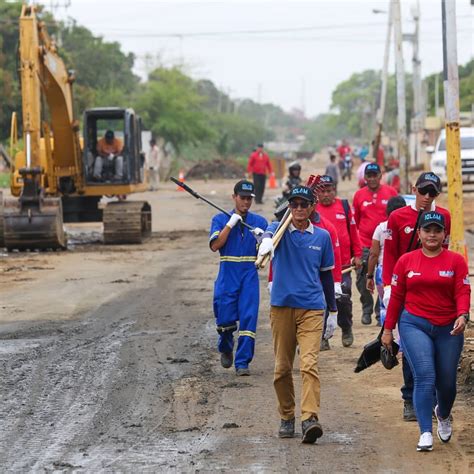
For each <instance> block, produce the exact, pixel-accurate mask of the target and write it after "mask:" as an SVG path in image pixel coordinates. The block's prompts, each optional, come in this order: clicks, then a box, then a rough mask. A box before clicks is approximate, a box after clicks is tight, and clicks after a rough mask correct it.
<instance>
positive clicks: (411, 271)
mask: <svg viewBox="0 0 474 474" xmlns="http://www.w3.org/2000/svg"><path fill="white" fill-rule="evenodd" d="M414 276H421V273H418V272H414V271H413V270H410V271H409V272H408V275H407V278H413V277H414Z"/></svg>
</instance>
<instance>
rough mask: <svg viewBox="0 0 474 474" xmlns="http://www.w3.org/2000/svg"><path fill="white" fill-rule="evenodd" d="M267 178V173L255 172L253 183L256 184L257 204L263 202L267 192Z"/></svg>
mask: <svg viewBox="0 0 474 474" xmlns="http://www.w3.org/2000/svg"><path fill="white" fill-rule="evenodd" d="M266 180H267V175H266V174H257V173H253V185H254V186H255V202H256V203H257V204H262V202H263V193H264V192H265V182H266Z"/></svg>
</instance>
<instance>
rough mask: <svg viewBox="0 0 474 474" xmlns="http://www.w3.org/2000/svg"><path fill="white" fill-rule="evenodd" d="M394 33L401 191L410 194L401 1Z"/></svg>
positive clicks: (395, 6) (396, 2) (395, 1)
mask: <svg viewBox="0 0 474 474" xmlns="http://www.w3.org/2000/svg"><path fill="white" fill-rule="evenodd" d="M392 8H393V32H394V40H395V41H394V43H395V69H396V78H397V124H398V160H399V162H400V190H401V192H402V193H404V194H408V193H409V192H410V189H409V182H408V157H407V154H408V147H407V121H406V108H405V107H406V100H405V67H404V65H403V41H402V39H403V38H402V25H401V11H400V10H401V8H400V0H393V4H392Z"/></svg>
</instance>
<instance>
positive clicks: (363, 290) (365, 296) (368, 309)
mask: <svg viewBox="0 0 474 474" xmlns="http://www.w3.org/2000/svg"><path fill="white" fill-rule="evenodd" d="M369 252H370V249H369V248H368V247H364V248H363V249H362V267H361V268H359V270H357V280H356V286H357V289H358V290H359V293H360V302H361V303H362V313H363V314H368V315H369V316H372V313H373V312H374V298H373V296H372V293H371V292H370V291H369V290H368V289H367V278H366V275H367V262H368V260H369ZM375 315H376V318H377V319H379V318H380V304H379V299H378V298H377V301H376V303H375Z"/></svg>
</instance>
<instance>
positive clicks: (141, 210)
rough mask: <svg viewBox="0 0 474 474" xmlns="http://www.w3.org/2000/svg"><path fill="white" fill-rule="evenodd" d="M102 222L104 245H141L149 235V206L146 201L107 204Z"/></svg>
mask: <svg viewBox="0 0 474 474" xmlns="http://www.w3.org/2000/svg"><path fill="white" fill-rule="evenodd" d="M103 221H104V243H106V244H141V243H142V242H143V239H144V238H146V237H149V236H150V235H151V206H150V204H149V203H148V202H146V201H117V202H109V203H107V205H106V206H105V209H104V213H103Z"/></svg>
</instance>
